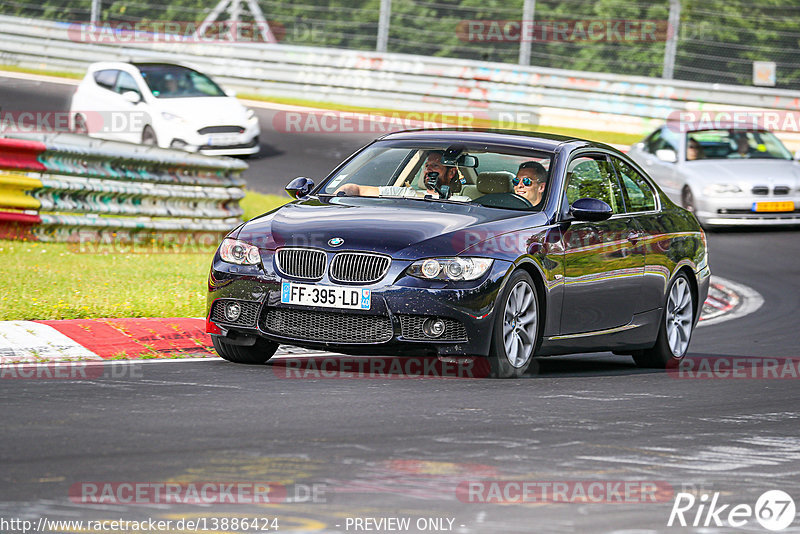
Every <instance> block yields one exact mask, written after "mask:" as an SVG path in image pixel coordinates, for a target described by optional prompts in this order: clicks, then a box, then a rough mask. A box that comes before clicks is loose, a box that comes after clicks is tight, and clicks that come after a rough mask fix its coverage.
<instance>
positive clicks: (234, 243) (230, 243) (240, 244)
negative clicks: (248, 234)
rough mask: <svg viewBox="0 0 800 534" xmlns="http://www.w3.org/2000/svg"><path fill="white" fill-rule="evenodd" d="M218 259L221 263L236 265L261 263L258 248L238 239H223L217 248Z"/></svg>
mask: <svg viewBox="0 0 800 534" xmlns="http://www.w3.org/2000/svg"><path fill="white" fill-rule="evenodd" d="M219 257H220V258H222V261H226V262H228V263H235V264H237V265H258V264H259V263H261V254H259V253H258V247H256V246H254V245H251V244H250V243H245V242H244V241H239V240H238V239H230V238H227V239H224V240H223V241H222V245H220V247H219Z"/></svg>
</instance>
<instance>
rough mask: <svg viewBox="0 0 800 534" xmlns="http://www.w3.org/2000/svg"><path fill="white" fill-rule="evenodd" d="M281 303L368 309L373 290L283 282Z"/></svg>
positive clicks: (344, 308)
mask: <svg viewBox="0 0 800 534" xmlns="http://www.w3.org/2000/svg"><path fill="white" fill-rule="evenodd" d="M281 303H283V304H297V305H298V306H321V307H323V308H339V309H343V310H368V309H369V308H370V306H371V304H372V291H371V290H369V289H362V288H358V287H332V286H315V285H312V284H295V283H293V282H283V283H281Z"/></svg>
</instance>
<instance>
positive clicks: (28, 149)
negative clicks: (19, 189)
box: [0, 139, 47, 171]
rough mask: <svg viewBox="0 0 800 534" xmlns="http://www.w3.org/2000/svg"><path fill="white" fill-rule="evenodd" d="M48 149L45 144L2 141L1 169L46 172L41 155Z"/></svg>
mask: <svg viewBox="0 0 800 534" xmlns="http://www.w3.org/2000/svg"><path fill="white" fill-rule="evenodd" d="M46 149H47V146H45V144H44V143H40V142H39V141H28V140H25V139H0V167H2V168H5V169H24V170H29V171H44V170H46V169H45V166H44V165H43V164H42V162H40V161H39V154H41V153H42V152H44V151H45V150H46Z"/></svg>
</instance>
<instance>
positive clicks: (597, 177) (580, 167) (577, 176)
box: [565, 154, 625, 213]
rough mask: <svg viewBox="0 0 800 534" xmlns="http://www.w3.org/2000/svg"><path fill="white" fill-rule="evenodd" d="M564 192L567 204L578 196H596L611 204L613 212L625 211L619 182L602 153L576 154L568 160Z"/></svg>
mask: <svg viewBox="0 0 800 534" xmlns="http://www.w3.org/2000/svg"><path fill="white" fill-rule="evenodd" d="M565 194H566V197H567V202H569V204H572V203H573V202H575V201H576V200H578V199H579V198H596V199H598V200H602V201H603V202H605V203H606V204H608V205H609V206H611V209H612V210H614V213H624V212H625V204H624V203H623V201H622V191H621V190H620V187H619V182H618V181H617V177H616V175H615V174H614V171H613V170H612V169H611V165H610V164H609V163H608V160H607V159H606V157H605V156H603V155H599V154H598V155H591V156H578V157H577V158H575V159H573V160H572V161H570V162H569V165H568V166H567V188H566V191H565Z"/></svg>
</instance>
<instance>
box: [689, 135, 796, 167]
mask: <svg viewBox="0 0 800 534" xmlns="http://www.w3.org/2000/svg"><path fill="white" fill-rule="evenodd" d="M754 158H770V159H792V155H791V153H790V152H789V150H788V149H787V148H786V147H785V146H783V143H781V141H780V139H778V138H777V137H775V135H773V134H772V133H770V132H754V131H744V130H703V131H698V132H689V133H687V134H686V159H687V160H688V161H692V160H698V159H754Z"/></svg>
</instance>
